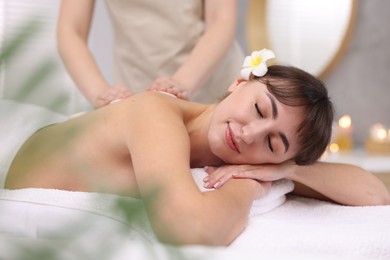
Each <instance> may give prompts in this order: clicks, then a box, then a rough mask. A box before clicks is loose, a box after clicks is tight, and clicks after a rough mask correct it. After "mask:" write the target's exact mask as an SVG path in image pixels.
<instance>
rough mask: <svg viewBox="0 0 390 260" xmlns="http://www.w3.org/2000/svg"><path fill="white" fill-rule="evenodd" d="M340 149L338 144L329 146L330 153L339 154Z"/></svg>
mask: <svg viewBox="0 0 390 260" xmlns="http://www.w3.org/2000/svg"><path fill="white" fill-rule="evenodd" d="M339 149H340V148H339V145H338V144H336V143H332V144H330V145H329V151H330V152H331V153H337V152H338V151H339Z"/></svg>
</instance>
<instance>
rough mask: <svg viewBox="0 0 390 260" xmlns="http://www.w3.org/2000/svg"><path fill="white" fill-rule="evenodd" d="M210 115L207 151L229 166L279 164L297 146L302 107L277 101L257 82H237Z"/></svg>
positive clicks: (264, 86)
mask: <svg viewBox="0 0 390 260" xmlns="http://www.w3.org/2000/svg"><path fill="white" fill-rule="evenodd" d="M229 90H232V91H233V92H232V93H231V94H230V95H229V96H228V97H226V98H225V99H224V100H223V101H222V102H221V103H219V104H218V105H217V106H216V108H215V110H214V113H213V115H212V118H211V123H210V128H209V132H208V140H209V145H210V149H211V151H212V152H213V153H214V154H215V155H216V156H218V157H219V158H221V159H222V160H223V161H224V162H226V163H230V164H262V163H281V162H284V161H286V160H289V159H291V158H293V157H294V156H295V155H296V153H297V151H298V149H299V147H298V144H297V141H298V135H297V129H298V126H299V124H300V123H301V122H302V121H303V117H304V108H303V107H291V106H287V105H284V104H283V103H281V102H279V101H278V100H277V99H276V98H275V97H274V96H273V95H272V94H270V93H269V92H268V90H267V87H266V85H264V84H263V83H260V82H259V81H241V82H240V81H237V82H235V83H233V84H232V85H231V86H230V88H229Z"/></svg>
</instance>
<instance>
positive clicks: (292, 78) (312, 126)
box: [255, 65, 334, 165]
mask: <svg viewBox="0 0 390 260" xmlns="http://www.w3.org/2000/svg"><path fill="white" fill-rule="evenodd" d="M255 79H256V80H258V81H260V82H262V83H263V84H265V85H266V86H267V89H268V91H269V92H270V93H271V94H273V95H274V96H275V98H276V99H277V100H278V101H280V102H281V103H283V104H285V105H288V106H295V107H296V106H304V107H305V112H306V114H305V117H304V119H303V121H302V122H301V124H300V125H299V128H298V134H299V137H298V138H299V139H298V145H299V146H300V148H299V151H298V153H297V155H296V156H295V157H294V158H293V160H294V161H295V163H296V164H298V165H306V164H311V163H314V162H315V161H317V160H318V159H319V158H320V157H321V155H322V154H323V152H324V151H325V149H326V147H327V145H328V144H329V142H330V138H331V134H332V122H333V116H334V108H333V105H332V102H331V101H330V98H329V96H328V91H327V89H326V87H325V85H324V84H323V82H322V81H320V80H319V79H317V78H315V77H314V76H312V75H310V74H309V73H307V72H305V71H303V70H301V69H298V68H295V67H291V66H282V65H273V66H270V67H269V68H268V72H267V74H266V75H264V76H263V77H255Z"/></svg>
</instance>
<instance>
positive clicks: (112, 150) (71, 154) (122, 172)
mask: <svg viewBox="0 0 390 260" xmlns="http://www.w3.org/2000/svg"><path fill="white" fill-rule="evenodd" d="M124 124H125V122H123V121H122V120H121V117H120V116H118V112H117V111H115V109H112V108H110V107H107V108H105V109H100V110H98V111H94V112H93V113H88V114H85V115H82V116H80V117H77V118H74V119H71V120H68V121H66V122H63V123H59V124H55V125H50V126H47V127H44V128H42V129H40V130H39V131H37V132H36V133H35V134H34V135H32V136H31V137H30V138H29V139H28V140H27V141H26V142H25V143H24V145H23V146H22V147H21V149H20V150H19V152H18V153H17V155H16V157H15V159H14V161H13V163H12V165H11V167H10V170H9V172H8V176H7V180H6V185H5V186H6V188H9V189H18V188H27V187H39V188H53V189H64V190H73V191H96V192H108V193H115V194H123V195H128V196H132V197H137V196H138V195H139V192H138V188H137V185H136V181H135V177H134V172H133V167H132V163H131V157H130V154H129V151H128V148H127V146H126V144H125V137H124V132H125V131H124Z"/></svg>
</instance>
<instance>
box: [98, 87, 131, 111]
mask: <svg viewBox="0 0 390 260" xmlns="http://www.w3.org/2000/svg"><path fill="white" fill-rule="evenodd" d="M131 95H132V93H131V91H130V90H129V89H127V88H126V87H124V86H121V85H115V86H112V87H107V89H106V90H105V91H103V92H101V93H100V94H99V95H98V96H97V98H96V99H95V101H94V102H92V104H93V106H94V108H100V107H103V106H106V105H109V104H110V103H113V102H115V101H119V100H121V99H125V98H127V97H130V96H131Z"/></svg>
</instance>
